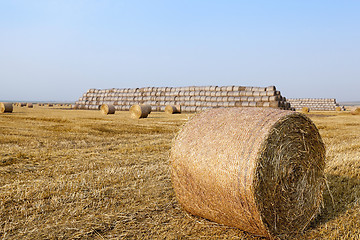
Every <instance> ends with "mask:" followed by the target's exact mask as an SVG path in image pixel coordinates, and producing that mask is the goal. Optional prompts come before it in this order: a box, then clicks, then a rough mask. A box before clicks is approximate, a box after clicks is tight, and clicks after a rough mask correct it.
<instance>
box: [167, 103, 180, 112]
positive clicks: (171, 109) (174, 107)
mask: <svg viewBox="0 0 360 240" xmlns="http://www.w3.org/2000/svg"><path fill="white" fill-rule="evenodd" d="M165 112H166V113H169V114H175V113H181V106H180V105H166V107H165Z"/></svg>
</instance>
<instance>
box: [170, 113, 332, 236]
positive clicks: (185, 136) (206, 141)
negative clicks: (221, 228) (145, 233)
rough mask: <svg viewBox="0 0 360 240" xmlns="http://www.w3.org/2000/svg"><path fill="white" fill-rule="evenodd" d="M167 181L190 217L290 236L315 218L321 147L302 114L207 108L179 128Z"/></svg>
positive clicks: (320, 185)
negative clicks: (169, 175)
mask: <svg viewBox="0 0 360 240" xmlns="http://www.w3.org/2000/svg"><path fill="white" fill-rule="evenodd" d="M170 163H171V176H172V183H173V187H174V190H175V193H176V197H177V199H178V201H179V203H180V204H181V205H182V207H183V208H184V209H185V210H186V211H188V212H189V213H192V214H194V215H197V216H200V217H204V218H207V219H210V220H212V221H215V222H218V223H220V224H225V225H228V226H233V227H237V228H240V229H242V230H244V231H247V232H250V233H253V234H255V235H258V236H265V237H269V238H275V237H281V238H287V237H291V236H295V235H297V234H298V233H300V232H302V231H303V230H304V229H305V228H306V227H307V226H308V224H309V222H310V221H311V220H312V219H314V217H315V216H316V214H317V213H318V210H319V205H320V203H321V201H322V191H323V187H324V184H325V180H324V167H325V147H324V144H323V142H322V139H321V136H320V134H319V132H318V130H317V128H316V126H315V125H314V124H313V122H312V121H311V120H310V119H309V118H307V117H306V116H305V115H303V114H301V113H296V112H293V111H283V110H279V109H273V108H225V109H211V110H207V111H204V112H201V113H199V114H197V115H195V116H194V117H193V118H192V119H191V120H190V121H189V122H187V124H186V125H185V126H184V127H183V128H182V129H181V130H180V132H179V133H178V135H177V136H176V137H175V139H174V141H173V145H172V148H171V153H170Z"/></svg>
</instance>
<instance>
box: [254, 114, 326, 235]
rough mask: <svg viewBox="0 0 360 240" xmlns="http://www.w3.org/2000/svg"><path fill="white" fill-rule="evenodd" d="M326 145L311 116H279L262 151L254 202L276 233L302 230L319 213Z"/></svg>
mask: <svg viewBox="0 0 360 240" xmlns="http://www.w3.org/2000/svg"><path fill="white" fill-rule="evenodd" d="M324 159H325V147H324V145H323V143H322V140H321V137H320V135H319V133H318V130H317V128H316V127H315V125H314V124H313V123H312V122H311V120H310V119H308V118H307V117H305V116H304V115H300V114H290V115H287V116H285V117H283V118H281V119H279V120H278V121H277V122H276V123H275V124H274V126H273V127H272V129H271V130H270V132H269V135H268V137H267V139H266V140H265V141H264V142H263V144H262V148H261V149H260V152H259V161H258V164H257V167H256V170H255V172H256V178H255V179H254V186H255V190H254V192H255V193H256V194H255V201H256V205H257V207H258V209H259V211H260V215H261V218H262V220H263V222H264V224H265V227H266V228H267V229H268V231H269V232H270V233H271V235H274V236H287V235H296V234H297V233H300V232H302V231H303V230H304V229H305V228H306V226H308V224H309V223H310V221H311V220H312V219H314V217H315V215H316V214H317V213H318V210H319V205H320V203H321V201H322V190H323V187H324V167H325V160H324Z"/></svg>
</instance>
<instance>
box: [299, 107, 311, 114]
mask: <svg viewBox="0 0 360 240" xmlns="http://www.w3.org/2000/svg"><path fill="white" fill-rule="evenodd" d="M301 112H302V113H308V112H310V109H309V108H308V107H303V108H302V109H301Z"/></svg>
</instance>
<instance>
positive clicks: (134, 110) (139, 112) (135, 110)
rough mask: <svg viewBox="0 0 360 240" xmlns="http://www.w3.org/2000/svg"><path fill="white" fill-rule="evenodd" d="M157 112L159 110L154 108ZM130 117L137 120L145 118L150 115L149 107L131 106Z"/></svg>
mask: <svg viewBox="0 0 360 240" xmlns="http://www.w3.org/2000/svg"><path fill="white" fill-rule="evenodd" d="M156 110H157V111H159V110H160V107H159V108H156ZM129 111H130V116H131V118H135V119H139V118H147V116H148V115H149V114H150V113H151V106H150V105H147V104H146V105H133V106H131V108H130V110H129Z"/></svg>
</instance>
